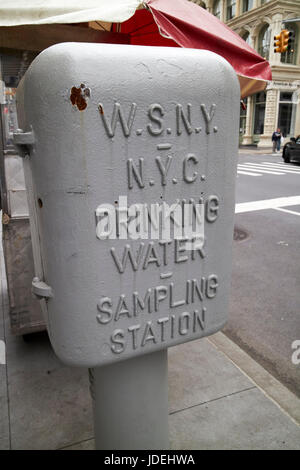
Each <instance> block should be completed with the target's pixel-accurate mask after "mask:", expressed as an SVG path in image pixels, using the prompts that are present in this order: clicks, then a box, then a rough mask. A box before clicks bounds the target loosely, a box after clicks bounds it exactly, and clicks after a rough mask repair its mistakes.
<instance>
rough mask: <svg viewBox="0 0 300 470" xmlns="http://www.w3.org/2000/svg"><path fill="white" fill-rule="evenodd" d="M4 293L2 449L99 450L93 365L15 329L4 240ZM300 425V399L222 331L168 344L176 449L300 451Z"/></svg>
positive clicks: (0, 267) (0, 286)
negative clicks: (65, 359) (71, 360)
mask: <svg viewBox="0 0 300 470" xmlns="http://www.w3.org/2000/svg"><path fill="white" fill-rule="evenodd" d="M0 235H2V234H0ZM0 295H1V297H0V340H5V342H6V353H7V355H6V365H1V364H0V449H34V450H38V449H70V450H73V449H93V445H94V441H93V427H92V409H91V399H90V395H89V383H88V373H87V370H85V369H71V368H68V367H66V366H64V365H63V364H62V363H61V362H60V361H59V360H58V359H57V358H56V356H55V355H54V353H53V351H52V349H51V346H50V343H49V341H48V338H47V335H46V334H37V335H36V336H35V337H33V338H32V339H31V341H30V342H27V343H25V342H24V341H23V339H22V338H17V337H13V336H12V335H11V334H10V329H9V320H8V297H7V286H6V280H5V273H4V262H3V253H2V244H0ZM297 423H298V424H297ZM299 423H300V400H299V399H298V398H297V397H296V396H295V395H293V394H292V393H291V392H290V391H288V390H287V389H286V388H285V387H284V386H283V385H281V384H280V383H279V382H278V381H277V380H275V379H274V378H273V377H272V376H271V375H270V374H269V373H268V372H266V371H265V370H264V369H263V368H262V367H261V366H259V365H258V364H257V363H256V362H255V361H253V360H252V359H251V358H250V357H249V356H248V355H247V354H246V353H244V352H243V351H242V350H241V349H240V348H239V347H237V346H236V345H235V344H234V343H232V342H231V341H230V340H229V339H228V338H227V337H226V336H225V335H224V334H223V333H217V334H216V335H214V336H212V337H210V338H207V339H202V340H199V341H194V342H191V343H186V344H183V345H180V346H176V347H174V348H171V349H169V428H170V447H171V449H179V450H184V449H191V450H192V449H300V427H299Z"/></svg>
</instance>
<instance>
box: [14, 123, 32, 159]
mask: <svg viewBox="0 0 300 470" xmlns="http://www.w3.org/2000/svg"><path fill="white" fill-rule="evenodd" d="M13 143H14V146H15V147H16V148H17V150H18V153H19V155H20V156H21V157H25V156H26V155H29V153H30V147H32V146H33V144H34V134H33V130H31V131H29V132H24V131H23V130H22V129H17V130H16V132H14V133H13Z"/></svg>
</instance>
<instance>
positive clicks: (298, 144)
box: [282, 135, 300, 163]
mask: <svg viewBox="0 0 300 470" xmlns="http://www.w3.org/2000/svg"><path fill="white" fill-rule="evenodd" d="M282 158H283V160H284V161H285V163H290V162H291V161H298V162H300V135H298V137H296V138H295V137H291V138H290V141H289V142H287V143H286V144H285V145H284V147H283V150H282Z"/></svg>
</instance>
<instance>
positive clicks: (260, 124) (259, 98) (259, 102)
mask: <svg viewBox="0 0 300 470" xmlns="http://www.w3.org/2000/svg"><path fill="white" fill-rule="evenodd" d="M265 110H266V93H265V92H264V91H261V92H260V93H257V94H256V95H255V96H254V130H253V133H254V134H263V133H264V121H265Z"/></svg>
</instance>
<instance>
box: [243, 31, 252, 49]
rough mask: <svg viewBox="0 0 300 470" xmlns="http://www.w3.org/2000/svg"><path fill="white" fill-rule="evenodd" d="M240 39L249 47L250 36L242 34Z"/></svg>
mask: <svg viewBox="0 0 300 470" xmlns="http://www.w3.org/2000/svg"><path fill="white" fill-rule="evenodd" d="M242 38H243V39H244V41H245V42H246V43H247V44H249V46H250V34H249V33H248V32H247V33H245V34H243V36H242Z"/></svg>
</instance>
